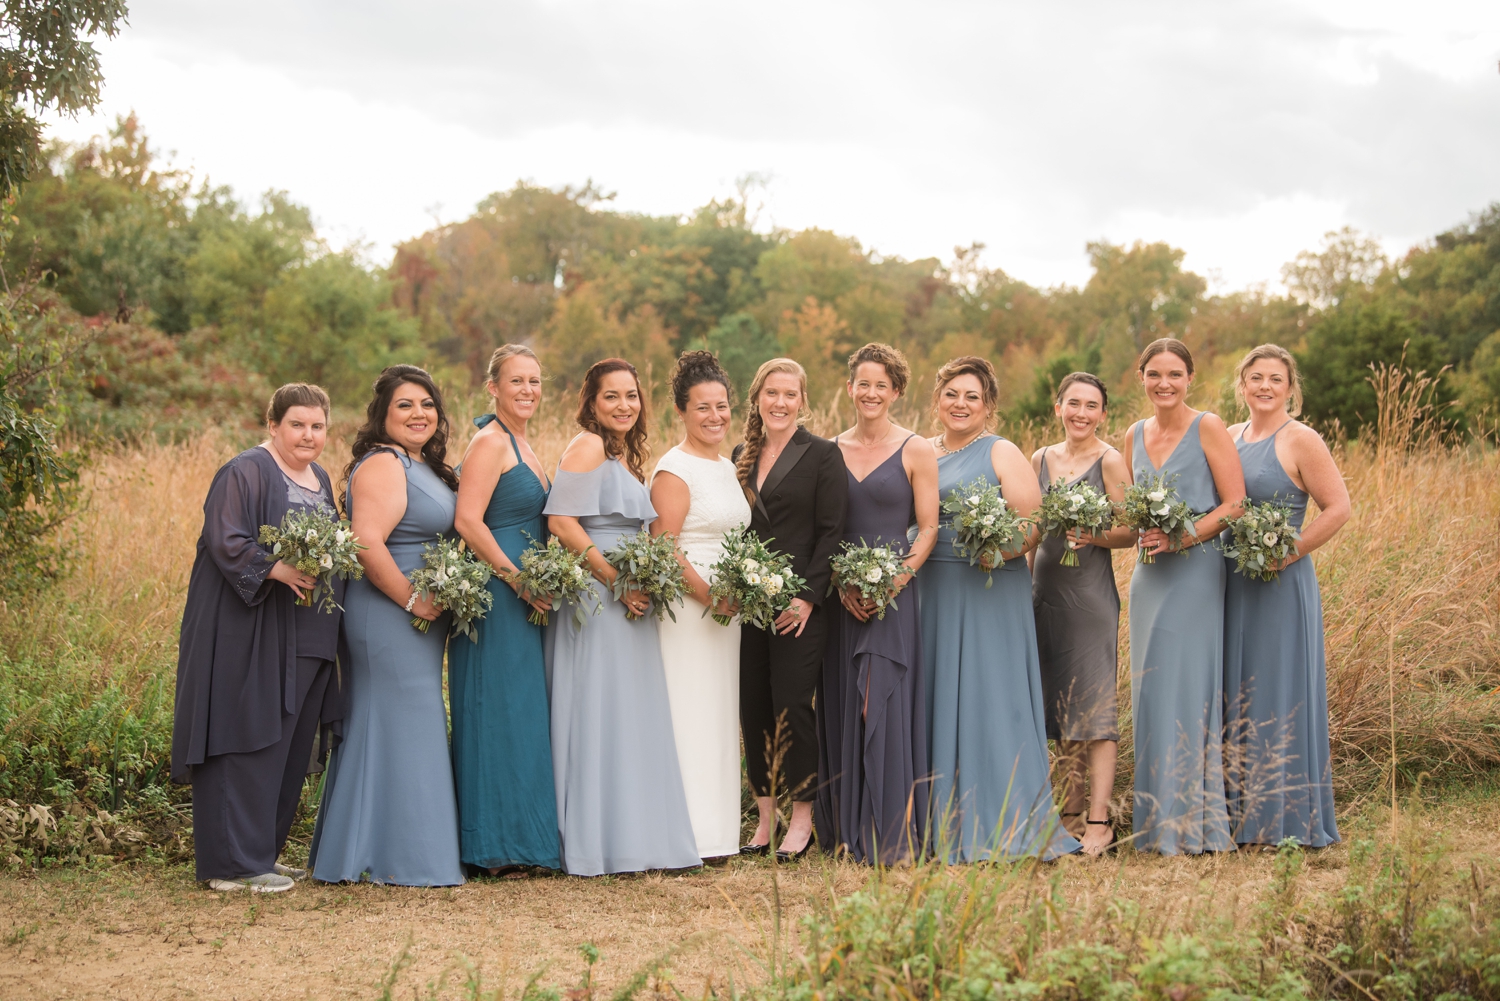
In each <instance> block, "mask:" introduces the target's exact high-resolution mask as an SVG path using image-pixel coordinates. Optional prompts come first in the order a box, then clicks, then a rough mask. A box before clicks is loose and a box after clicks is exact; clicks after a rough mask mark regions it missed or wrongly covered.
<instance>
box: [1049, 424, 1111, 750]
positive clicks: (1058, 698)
mask: <svg viewBox="0 0 1500 1001" xmlns="http://www.w3.org/2000/svg"><path fill="white" fill-rule="evenodd" d="M1105 454H1108V452H1106V453H1105ZM1039 479H1040V480H1041V481H1042V489H1043V490H1046V489H1047V488H1049V487H1051V486H1052V481H1051V478H1050V477H1049V475H1048V472H1047V453H1046V452H1045V451H1044V452H1042V469H1041V473H1040V474H1039ZM1074 483H1087V484H1088V485H1089V486H1091V487H1093V488H1094V489H1096V490H1098V491H1099V492H1100V493H1104V492H1105V485H1104V456H1103V455H1101V456H1100V457H1099V460H1098V461H1097V462H1095V463H1094V464H1093V465H1092V466H1090V467H1089V468H1088V470H1087V471H1086V472H1084V474H1083V475H1082V476H1079V477H1078V478H1077V479H1074V480H1073V481H1072V482H1071V483H1069V484H1068V485H1069V486H1072V485H1073V484H1074ZM1066 545H1067V540H1066V539H1064V538H1062V537H1061V536H1051V535H1049V536H1048V537H1046V538H1045V539H1043V540H1042V544H1041V545H1040V546H1038V547H1037V550H1036V556H1035V558H1034V560H1033V566H1032V571H1031V580H1032V585H1031V600H1032V605H1033V608H1034V610H1035V612H1036V645H1037V653H1038V654H1039V655H1040V656H1041V661H1042V700H1043V705H1044V706H1045V707H1046V712H1047V736H1048V737H1050V738H1052V739H1053V740H1119V739H1120V729H1119V725H1118V723H1119V714H1120V710H1119V701H1118V699H1117V698H1116V695H1115V690H1116V682H1117V679H1118V676H1119V667H1118V664H1119V648H1120V592H1119V591H1118V590H1117V589H1116V588H1115V570H1114V564H1113V562H1112V561H1111V560H1110V551H1109V550H1108V549H1104V548H1101V547H1099V546H1083V547H1081V548H1080V549H1079V550H1078V565H1077V566H1076V567H1065V566H1063V565H1062V564H1061V563H1059V562H1058V561H1059V560H1061V559H1062V557H1063V552H1064V546H1066Z"/></svg>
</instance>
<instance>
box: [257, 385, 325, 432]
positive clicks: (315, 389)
mask: <svg viewBox="0 0 1500 1001" xmlns="http://www.w3.org/2000/svg"><path fill="white" fill-rule="evenodd" d="M293 407H319V408H321V409H322V411H323V419H324V420H325V421H326V420H327V419H328V415H329V413H330V412H331V411H332V410H333V404H332V403H330V402H329V400H328V392H327V391H326V390H325V389H324V388H323V387H322V386H314V385H312V384H311V383H307V382H289V383H287V384H286V385H285V386H282V387H281V388H280V389H278V390H276V392H274V393H272V394H271V402H270V403H269V404H268V405H267V406H266V423H267V424H280V423H281V419H282V418H283V417H285V416H286V412H287V411H288V410H290V409H292V408H293Z"/></svg>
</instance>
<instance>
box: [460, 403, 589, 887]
mask: <svg viewBox="0 0 1500 1001" xmlns="http://www.w3.org/2000/svg"><path fill="white" fill-rule="evenodd" d="M491 422H494V423H497V424H499V426H500V429H501V430H503V431H504V432H505V433H506V434H507V435H509V436H510V446H511V448H512V449H513V450H514V451H515V453H516V464H515V465H514V466H512V467H511V468H510V469H508V470H506V471H505V472H504V473H503V474H502V475H501V477H500V481H499V482H498V483H496V484H495V492H494V493H493V494H491V495H490V503H489V507H487V508H486V509H485V512H484V523H485V525H486V526H487V527H488V528H489V529H490V532H491V533H492V534H493V535H494V537H495V544H496V545H498V546H499V547H500V549H501V551H503V552H504V553H505V555H506V556H508V557H509V558H510V561H511V562H512V563H515V564H516V565H517V566H519V565H520V560H521V554H522V553H523V552H525V551H526V549H527V548H528V547H529V546H530V545H531V542H530V540H529V539H528V538H527V536H528V535H529V536H530V537H531V539H535V540H536V541H537V542H538V543H545V542H546V541H547V535H546V529H545V527H544V525H543V522H542V508H543V507H545V506H546V504H547V488H546V486H545V485H544V484H543V483H542V482H541V481H540V480H539V479H537V475H536V473H534V472H533V471H532V469H531V467H530V466H528V465H526V463H525V462H524V461H522V459H521V450H520V448H519V447H518V446H517V445H516V436H515V435H513V434H511V432H510V429H509V428H507V427H506V426H505V425H504V424H503V423H500V422H499V420H498V418H496V417H495V415H494V414H485V415H484V416H482V417H476V418H475V419H474V423H475V425H476V426H478V427H484V426H485V425H487V424H489V423H491ZM488 588H489V592H490V594H491V596H492V597H493V598H494V605H493V606H492V607H491V608H490V611H489V613H488V614H487V615H486V616H485V617H484V618H482V619H480V620H479V621H478V622H476V623H474V628H475V630H476V631H477V632H478V641H477V642H474V643H471V642H469V641H468V640H467V639H465V638H463V637H457V638H455V639H454V640H453V642H452V643H450V644H449V646H448V702H449V705H450V707H451V708H452V712H453V781H454V784H455V785H456V786H457V788H458V819H459V838H460V844H461V846H462V855H461V857H462V859H463V861H464V862H466V863H468V864H470V865H475V866H480V867H482V868H499V867H500V866H507V865H537V866H545V867H547V868H549V869H556V868H559V867H560V865H561V862H560V861H559V858H558V853H557V793H556V790H555V789H554V788H553V784H552V738H551V727H550V725H549V723H548V708H547V666H546V662H545V659H544V657H543V653H542V646H543V643H542V636H543V629H542V627H541V626H534V625H532V624H531V623H530V622H527V621H526V616H527V615H528V614H529V613H530V611H531V608H530V606H529V605H527V604H526V603H525V602H524V601H522V600H521V599H520V597H519V596H518V595H517V594H516V592H515V591H513V590H512V589H511V587H510V585H509V584H507V583H505V582H504V581H502V580H500V579H499V578H498V577H495V578H491V580H490V582H489V585H488Z"/></svg>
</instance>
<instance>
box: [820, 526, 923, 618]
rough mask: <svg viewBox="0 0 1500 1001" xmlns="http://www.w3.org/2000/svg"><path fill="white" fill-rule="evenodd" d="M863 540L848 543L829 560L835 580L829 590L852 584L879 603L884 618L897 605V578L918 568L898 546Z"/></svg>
mask: <svg viewBox="0 0 1500 1001" xmlns="http://www.w3.org/2000/svg"><path fill="white" fill-rule="evenodd" d="M859 541H860V544H859V545H857V546H856V545H853V544H852V543H848V542H845V543H844V544H843V546H842V548H841V549H840V550H839V552H838V553H837V554H836V555H835V556H834V557H833V559H832V560H830V561H829V566H831V567H832V569H833V583H832V585H831V586H830V587H829V589H828V593H829V594H832V593H833V592H834V591H835V590H836V589H838V588H841V587H852V588H854V589H855V590H857V591H858V592H859V593H860V597H862V598H864V600H866V601H870V602H874V603H875V617H876V618H877V619H883V618H885V610H886V609H887V608H895V607H896V578H897V577H899V576H901V575H902V574H904V573H916V571H915V570H913V569H912V568H911V567H909V566H907V565H906V557H905V555H904V554H903V553H901V552H900V550H898V549H896V548H895V546H894V545H888V546H867V545H865V544H864V541H865V540H863V539H860V540H859Z"/></svg>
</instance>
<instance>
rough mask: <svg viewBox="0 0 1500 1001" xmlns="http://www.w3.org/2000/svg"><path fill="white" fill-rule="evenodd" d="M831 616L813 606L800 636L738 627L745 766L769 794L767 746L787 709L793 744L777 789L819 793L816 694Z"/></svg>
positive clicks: (797, 795) (799, 796)
mask: <svg viewBox="0 0 1500 1001" xmlns="http://www.w3.org/2000/svg"><path fill="white" fill-rule="evenodd" d="M827 639H828V616H827V615H825V614H824V612H823V609H822V607H821V606H814V607H813V610H812V615H811V616H809V617H808V620H807V626H806V628H804V629H803V630H802V635H801V636H796V635H794V634H791V633H788V634H787V635H785V636H779V635H773V634H772V633H771V631H769V630H764V629H751V628H749V627H745V628H742V629H741V630H740V732H741V733H742V734H743V735H744V738H745V770H746V771H747V772H748V773H749V776H750V788H752V789H754V790H755V794H756V795H757V796H769V795H770V794H771V769H770V761H769V760H768V754H767V745H768V743H769V742H771V741H772V740H773V739H774V737H775V734H776V721H777V719H779V718H780V717H781V715H782V713H785V714H786V730H785V731H784V734H785V735H786V736H788V737H790V745H789V746H788V747H787V750H786V753H785V755H783V757H782V759H781V777H780V778H779V779H778V781H777V783H776V788H777V790H778V791H783V790H791V793H792V799H793V800H794V801H796V802H799V803H808V802H811V801H812V799H813V796H814V794H815V793H816V792H817V784H818V727H817V717H816V716H815V714H814V709H813V699H814V696H815V695H816V694H817V690H818V679H819V677H820V676H821V675H822V672H823V647H824V645H825V644H826V642H827Z"/></svg>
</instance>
